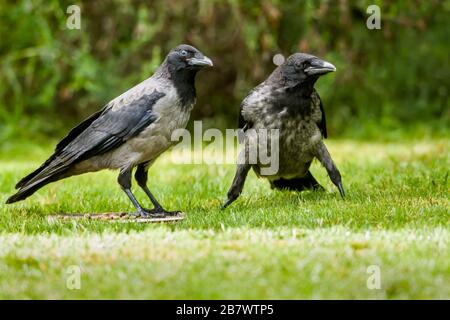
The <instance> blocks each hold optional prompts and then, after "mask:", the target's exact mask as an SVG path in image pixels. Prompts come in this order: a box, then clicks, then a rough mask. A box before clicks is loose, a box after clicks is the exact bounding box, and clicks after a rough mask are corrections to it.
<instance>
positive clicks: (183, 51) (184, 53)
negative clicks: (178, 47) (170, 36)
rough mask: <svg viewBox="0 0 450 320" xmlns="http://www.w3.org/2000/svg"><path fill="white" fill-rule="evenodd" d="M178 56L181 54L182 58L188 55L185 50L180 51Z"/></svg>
mask: <svg viewBox="0 0 450 320" xmlns="http://www.w3.org/2000/svg"><path fill="white" fill-rule="evenodd" d="M180 54H181V55H182V56H183V57H186V56H187V54H188V53H187V51H186V50H182V51H181V52H180Z"/></svg>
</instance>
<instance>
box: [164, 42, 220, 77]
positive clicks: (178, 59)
mask: <svg viewBox="0 0 450 320" xmlns="http://www.w3.org/2000/svg"><path fill="white" fill-rule="evenodd" d="M166 63H167V64H168V65H169V68H170V69H173V70H177V71H178V70H183V69H185V70H194V71H196V70H200V69H201V68H203V67H212V65H213V63H212V61H211V59H209V58H208V57H207V56H205V55H204V54H203V53H201V52H200V51H199V50H197V49H196V48H194V47H192V46H190V45H187V44H180V45H179V46H177V47H176V48H174V49H172V50H171V51H170V52H169V54H168V55H167V58H166Z"/></svg>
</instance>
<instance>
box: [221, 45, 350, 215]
mask: <svg viewBox="0 0 450 320" xmlns="http://www.w3.org/2000/svg"><path fill="white" fill-rule="evenodd" d="M334 71H336V68H335V67H334V66H333V65H332V64H331V63H329V62H326V61H323V60H321V59H319V58H317V57H315V56H313V55H309V54H305V53H296V54H293V55H292V56H290V57H289V58H288V59H286V61H285V62H284V63H283V64H281V65H280V66H278V67H277V68H276V69H275V70H274V71H273V73H272V74H271V75H270V76H269V77H268V78H267V79H266V80H265V81H264V82H263V83H261V84H260V85H258V86H257V87H256V88H254V89H253V90H252V91H251V92H250V93H249V95H248V96H247V97H246V98H245V99H244V100H243V102H242V104H241V109H240V115H239V116H240V118H239V127H240V128H241V129H242V131H243V139H244V145H245V148H244V149H243V150H242V151H241V152H240V154H239V156H238V159H239V161H238V164H237V170H236V174H235V177H234V180H233V183H232V185H231V187H230V189H229V191H228V194H227V195H228V199H227V200H226V201H225V203H224V204H223V205H222V208H226V207H227V206H228V205H230V204H231V203H232V202H233V201H235V200H236V199H237V198H238V197H239V195H240V194H241V192H242V189H243V188H244V183H245V179H246V177H247V174H248V172H249V170H250V168H253V170H254V171H255V173H256V175H257V176H258V177H262V176H263V175H262V173H261V168H262V167H263V165H262V164H261V161H255V162H253V163H252V162H251V161H250V158H249V152H250V151H249V146H251V145H259V146H261V144H260V142H259V140H258V138H256V140H255V137H258V136H259V134H256V135H255V134H254V132H260V131H261V129H266V130H269V129H278V134H279V136H278V141H275V143H278V151H279V154H278V155H279V157H278V160H279V164H278V171H277V173H275V174H269V175H266V176H264V177H265V178H267V179H268V180H269V181H270V184H271V187H272V188H275V189H289V190H296V191H302V190H305V189H323V187H322V186H320V184H319V183H318V182H317V180H316V179H315V178H314V177H313V176H312V174H311V172H310V171H309V168H310V165H311V162H312V160H313V159H314V158H318V159H319V161H320V162H321V163H322V165H323V166H324V167H325V168H326V170H327V172H328V175H329V176H330V178H331V180H332V182H333V183H334V184H335V185H336V186H337V188H338V189H339V192H340V194H341V196H342V197H344V195H345V194H344V188H343V186H342V182H341V175H340V173H339V170H338V169H337V168H336V166H335V164H334V163H333V160H332V159H331V156H330V154H329V152H328V150H327V148H326V147H325V144H324V143H323V141H322V138H326V137H327V128H326V120H325V112H324V109H323V105H322V101H321V100H320V97H319V94H318V93H317V91H316V90H315V89H314V84H315V82H316V81H317V79H318V78H319V77H320V76H321V75H324V74H326V73H329V72H334ZM242 131H241V133H242ZM267 135H268V133H267ZM269 140H270V139H269V138H267V140H266V142H265V143H267V142H270V141H269ZM272 142H274V141H272ZM266 147H267V146H266Z"/></svg>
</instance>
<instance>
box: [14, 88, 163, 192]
mask: <svg viewBox="0 0 450 320" xmlns="http://www.w3.org/2000/svg"><path fill="white" fill-rule="evenodd" d="M163 96H165V94H164V93H162V92H159V91H157V90H154V91H153V92H152V93H151V94H147V95H142V96H141V97H139V98H137V99H135V100H134V101H131V102H129V103H127V104H124V105H122V106H114V108H112V107H109V106H108V105H107V106H106V107H105V108H104V109H103V110H102V111H100V112H98V113H96V114H94V115H92V116H91V117H89V118H88V119H86V120H85V121H84V122H82V123H81V124H80V125H78V126H77V127H75V128H74V129H72V131H70V133H69V134H68V135H67V136H66V137H65V138H64V139H63V140H62V141H61V142H60V143H59V144H58V145H57V147H56V150H55V153H54V154H53V155H52V156H51V157H50V158H49V159H48V160H47V161H46V162H45V163H44V165H42V166H41V167H40V168H39V169H38V170H36V171H35V172H33V173H32V174H30V175H29V176H27V177H25V178H24V179H23V181H21V182H19V184H18V187H21V186H22V185H24V184H28V183H30V182H32V183H34V182H36V181H38V180H42V179H45V178H47V177H49V176H53V175H55V174H58V173H61V172H63V171H64V170H65V169H67V168H68V167H69V166H70V165H72V164H74V163H77V162H80V161H82V160H85V159H88V158H91V157H93V156H97V155H101V154H103V153H106V152H108V151H111V150H113V149H115V148H117V147H119V146H120V145H122V144H123V143H124V142H126V141H127V140H129V139H131V138H133V137H135V136H137V135H138V134H139V133H140V132H141V131H142V130H144V129H145V128H147V127H148V126H149V125H150V124H151V123H152V122H153V121H155V119H156V115H155V114H154V113H153V107H154V105H155V104H156V103H157V101H158V100H159V99H161V98H162V97H163Z"/></svg>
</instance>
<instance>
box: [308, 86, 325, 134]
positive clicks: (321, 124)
mask: <svg viewBox="0 0 450 320" xmlns="http://www.w3.org/2000/svg"><path fill="white" fill-rule="evenodd" d="M311 97H312V99H313V103H314V104H315V105H316V106H317V105H318V106H319V108H320V112H321V113H322V117H321V119H320V121H319V122H318V123H317V125H318V126H319V129H320V132H322V135H323V137H324V138H327V136H328V133H327V121H326V118H325V110H324V109H323V104H322V100H320V96H319V94H318V93H317V91H316V90H315V89H314V91H313V93H312V95H311Z"/></svg>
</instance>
